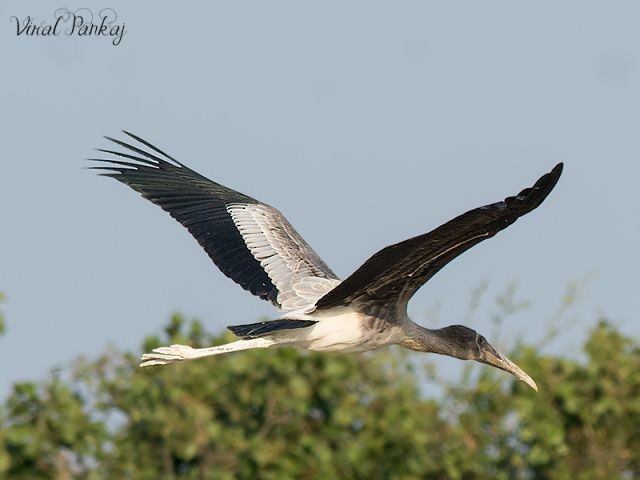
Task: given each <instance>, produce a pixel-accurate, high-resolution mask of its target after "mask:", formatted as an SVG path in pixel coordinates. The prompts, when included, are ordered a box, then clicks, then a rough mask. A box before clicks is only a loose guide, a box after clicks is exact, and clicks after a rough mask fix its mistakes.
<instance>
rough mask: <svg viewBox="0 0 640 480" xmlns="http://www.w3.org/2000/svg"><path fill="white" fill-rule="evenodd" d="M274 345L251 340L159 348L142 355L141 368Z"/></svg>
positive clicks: (268, 340)
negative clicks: (215, 344) (198, 346)
mask: <svg viewBox="0 0 640 480" xmlns="http://www.w3.org/2000/svg"><path fill="white" fill-rule="evenodd" d="M274 343H275V342H274V341H273V340H271V339H268V338H251V339H243V340H237V341H235V342H231V343H226V344H224V345H218V346H217V347H207V348H193V347H189V346H187V345H171V346H170V347H159V348H154V349H153V351H152V352H151V353H145V354H144V355H142V360H143V362H142V363H141V364H140V366H141V367H151V366H153V365H166V364H168V363H176V362H181V361H183V360H193V359H194V358H201V357H208V356H210V355H220V354H221V353H229V352H237V351H240V350H249V349H252V348H267V347H270V346H271V345H273V344H274Z"/></svg>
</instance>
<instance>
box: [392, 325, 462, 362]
mask: <svg viewBox="0 0 640 480" xmlns="http://www.w3.org/2000/svg"><path fill="white" fill-rule="evenodd" d="M400 344H401V345H402V346H403V347H405V348H408V349H410V350H415V351H418V352H431V353H439V354H440V355H449V356H451V357H458V358H465V357H463V356H461V352H458V348H457V345H456V342H455V339H452V338H450V336H449V335H447V330H446V329H438V330H430V329H428V328H424V327H421V326H420V325H418V324H416V323H414V322H409V324H408V325H407V327H405V338H404V339H403V340H402V342H400Z"/></svg>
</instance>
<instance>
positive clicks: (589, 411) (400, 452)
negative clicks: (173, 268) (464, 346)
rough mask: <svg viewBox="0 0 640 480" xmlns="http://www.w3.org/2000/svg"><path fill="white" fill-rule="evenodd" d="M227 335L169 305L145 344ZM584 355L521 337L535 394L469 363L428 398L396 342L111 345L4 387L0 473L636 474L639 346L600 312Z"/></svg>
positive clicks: (639, 467) (518, 357)
mask: <svg viewBox="0 0 640 480" xmlns="http://www.w3.org/2000/svg"><path fill="white" fill-rule="evenodd" d="M228 340H230V336H224V335H223V336H218V337H213V336H211V335H209V334H207V333H206V332H205V331H204V329H203V328H202V326H201V325H200V324H199V323H197V322H191V323H190V324H187V323H186V322H184V320H183V318H182V317H181V316H180V315H173V316H172V318H171V320H170V322H169V324H168V326H167V327H166V329H165V332H164V335H163V336H162V337H152V338H149V339H147V340H146V341H145V342H144V350H145V351H146V350H149V349H150V348H153V347H155V346H158V345H160V344H162V345H167V344H171V343H178V342H179V343H191V344H193V345H196V346H199V345H209V344H216V343H222V342H225V341H228ZM584 353H585V359H584V360H583V361H582V362H578V361H574V360H568V359H564V358H559V357H553V356H549V355H540V354H537V353H536V350H535V349H533V348H532V347H530V346H527V345H520V346H519V347H518V348H516V349H515V352H514V353H512V358H513V359H514V361H516V362H517V363H518V364H520V365H521V366H522V367H523V368H524V369H525V370H527V371H528V372H529V373H531V374H532V376H533V377H534V378H535V379H536V381H537V382H538V385H539V387H540V393H539V394H536V393H535V392H533V391H532V390H531V389H529V388H528V387H527V386H526V385H524V384H522V383H518V382H514V381H513V380H512V378H511V377H510V376H508V375H506V374H504V373H503V372H500V371H498V370H495V369H491V368H488V367H482V366H480V367H479V368H475V369H474V371H473V372H472V375H470V376H469V377H468V379H467V380H466V381H463V382H461V383H459V384H457V385H455V386H447V387H446V388H445V391H444V392H443V394H442V395H441V396H439V397H437V398H435V399H433V398H425V395H424V392H425V391H428V390H429V387H430V385H431V383H429V382H426V381H425V379H424V377H422V376H421V375H420V372H421V370H419V369H417V368H416V366H415V365H416V363H415V362H413V361H410V358H412V357H410V355H409V354H407V353H406V352H405V351H403V350H400V349H388V350H382V351H377V352H373V353H370V354H364V355H363V354H358V355H340V354H314V353H307V352H300V351H297V350H293V349H284V348H283V349H274V350H255V351H247V352H241V353H237V354H229V355H223V356H218V357H212V358H206V359H201V360H196V361H193V362H187V363H185V364H182V365H181V364H177V365H170V366H166V367H159V368H151V369H144V370H143V369H140V368H138V367H137V364H138V355H137V354H135V355H134V354H132V353H121V352H118V351H115V350H114V351H108V352H106V353H105V354H104V355H102V356H101V357H100V358H98V359H95V360H78V362H77V363H76V364H75V366H74V368H73V373H72V375H71V376H70V378H66V379H63V378H62V377H61V376H60V375H57V374H52V376H51V378H50V379H48V380H47V381H45V382H42V383H40V384H33V383H22V384H17V385H15V386H14V391H13V394H12V395H11V396H10V397H9V398H8V399H7V401H6V402H5V405H4V408H3V410H0V412H1V418H0V422H1V425H2V429H1V430H0V477H2V478H18V479H21V478H24V479H27V478H29V479H32V478H33V479H38V478H58V479H67V478H74V479H75V478H80V479H83V478H84V479H103V478H135V479H172V478H180V479H209V478H211V479H232V478H251V479H253V478H266V479H280V478H309V479H311V478H314V479H315V478H320V479H323V478H355V479H358V478H362V479H379V478H380V479H385V478H393V479H396V478H401V479H404V478H406V479H419V478H420V479H421V478H433V479H445V478H451V479H486V478H495V479H511V478H514V479H520V478H521V479H530V478H549V479H568V478H571V479H599V478H637V477H638V476H640V346H639V345H638V343H637V342H636V341H634V340H632V339H630V338H628V337H625V336H623V335H622V334H621V333H620V332H618V331H617V330H616V329H615V328H614V327H613V326H612V325H610V324H608V323H606V322H602V323H599V324H598V325H597V326H596V327H595V328H594V329H593V331H592V332H591V334H590V336H589V338H588V341H587V342H586V344H585V346H584ZM418 358H419V357H418ZM422 358H424V357H422Z"/></svg>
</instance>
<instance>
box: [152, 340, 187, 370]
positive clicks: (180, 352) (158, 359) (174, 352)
mask: <svg viewBox="0 0 640 480" xmlns="http://www.w3.org/2000/svg"><path fill="white" fill-rule="evenodd" d="M196 356H197V355H195V349H194V348H192V347H189V346H188V345H171V346H170V347H159V348H154V349H153V350H152V352H151V353H145V354H144V355H142V358H141V360H142V363H141V364H140V366H141V367H152V366H154V365H167V364H168V363H177V362H181V361H182V360H189V359H192V358H196Z"/></svg>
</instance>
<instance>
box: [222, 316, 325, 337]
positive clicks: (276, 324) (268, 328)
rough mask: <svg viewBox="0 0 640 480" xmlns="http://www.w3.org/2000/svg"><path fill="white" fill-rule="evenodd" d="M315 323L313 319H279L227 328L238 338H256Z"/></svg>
mask: <svg viewBox="0 0 640 480" xmlns="http://www.w3.org/2000/svg"><path fill="white" fill-rule="evenodd" d="M315 323H318V322H317V321H315V320H291V319H280V320H271V321H269V322H258V323H250V324H248V325H233V326H230V327H227V328H228V329H229V330H231V331H232V332H233V333H234V334H235V335H237V336H238V337H240V338H258V337H263V336H265V335H267V334H269V333H272V332H275V331H278V330H291V329H294V328H306V327H310V326H311V325H313V324H315Z"/></svg>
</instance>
